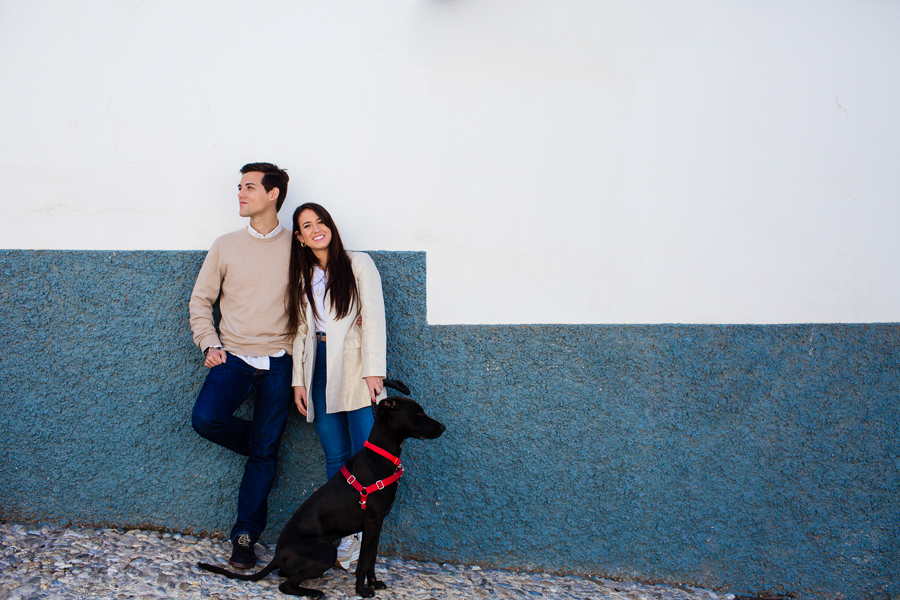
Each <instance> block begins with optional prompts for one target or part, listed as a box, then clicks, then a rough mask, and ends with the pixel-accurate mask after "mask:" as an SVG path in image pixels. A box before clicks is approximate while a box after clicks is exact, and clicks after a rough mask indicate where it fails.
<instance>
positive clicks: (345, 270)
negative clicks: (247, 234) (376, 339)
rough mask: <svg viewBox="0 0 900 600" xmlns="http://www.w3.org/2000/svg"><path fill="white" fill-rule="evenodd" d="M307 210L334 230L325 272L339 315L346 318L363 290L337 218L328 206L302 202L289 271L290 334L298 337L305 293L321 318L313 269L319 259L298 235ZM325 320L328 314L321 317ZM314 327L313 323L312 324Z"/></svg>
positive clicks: (293, 240)
mask: <svg viewBox="0 0 900 600" xmlns="http://www.w3.org/2000/svg"><path fill="white" fill-rule="evenodd" d="M304 210H311V211H313V212H314V213H316V216H318V217H319V218H320V219H322V224H323V225H325V227H327V228H328V229H330V230H331V243H330V244H329V245H328V264H327V265H326V267H325V275H326V276H327V277H328V286H327V287H326V288H325V291H326V292H327V293H329V294H330V295H331V307H332V308H333V309H334V313H335V317H336V318H338V319H343V318H344V317H346V316H347V314H349V312H350V307H351V306H352V305H353V304H354V303H356V304H359V290H358V289H357V287H356V277H354V276H353V268H352V266H351V265H350V257H349V256H348V255H347V252H346V251H345V250H344V243H343V242H342V241H341V234H340V233H338V229H337V225H335V224H334V219H332V218H331V215H330V214H328V211H327V210H325V208H324V207H322V206H320V205H318V204H315V203H314V202H307V203H306V204H301V205H300V206H298V207H297V210H295V211H294V216H293V217H292V218H291V222H292V224H293V233H292V234H291V264H290V268H289V271H288V277H289V280H288V307H287V309H288V324H287V334H288V335H289V336H291V337H294V336H295V335H296V334H297V328H298V327H299V326H300V310H301V304H302V303H301V301H300V299H301V298H302V297H303V296H306V301H307V302H309V305H310V306H311V307H312V311H313V315H314V316H315V317H319V313H318V311H317V310H316V303H315V301H314V300H313V291H312V276H313V269H314V268H315V267H316V265H318V264H319V260H318V259H317V258H316V255H315V254H313V251H312V250H311V249H310V248H309V247H308V246H301V245H300V240H299V239H297V234H298V233H300V226H299V225H298V223H297V219H298V218H299V217H300V213H302V212H303V211H304ZM321 318H322V319H323V320H324V316H322V317H321ZM309 326H310V327H312V326H313V324H312V323H310V324H309Z"/></svg>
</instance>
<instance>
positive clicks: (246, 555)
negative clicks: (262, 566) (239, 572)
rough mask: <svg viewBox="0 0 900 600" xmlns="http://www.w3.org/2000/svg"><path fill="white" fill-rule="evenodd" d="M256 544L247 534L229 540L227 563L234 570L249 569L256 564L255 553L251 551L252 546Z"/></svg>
mask: <svg viewBox="0 0 900 600" xmlns="http://www.w3.org/2000/svg"><path fill="white" fill-rule="evenodd" d="M255 543H256V540H254V539H253V538H252V537H250V535H249V534H246V533H242V534H240V535H239V536H237V537H236V538H234V539H233V540H231V547H232V548H233V550H232V552H231V558H229V559H228V563H229V564H230V565H231V566H232V567H234V568H235V569H249V568H250V567H252V566H253V565H255V564H256V552H254V551H253V544H255Z"/></svg>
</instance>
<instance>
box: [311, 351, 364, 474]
mask: <svg viewBox="0 0 900 600" xmlns="http://www.w3.org/2000/svg"><path fill="white" fill-rule="evenodd" d="M325 365H326V359H325V342H322V341H320V342H318V345H317V346H316V366H315V369H314V370H313V380H312V387H311V388H310V394H311V395H312V404H313V410H314V411H315V413H314V415H313V419H314V420H313V423H314V424H315V426H316V431H318V432H319V442H321V443H322V449H323V450H324V451H325V468H326V472H327V473H328V479H331V477H332V476H333V475H334V474H335V473H337V472H338V471H340V470H341V467H343V466H344V463H345V462H347V459H348V458H350V457H351V456H353V454H355V453H357V452H359V451H360V450H362V447H363V444H364V443H365V442H366V440H367V439H369V433H370V432H371V431H372V425H374V424H375V416H374V414H373V413H372V407H371V406H366V407H364V408H359V409H357V410H352V411H348V412H336V413H331V414H328V412H327V410H326V407H325V382H326V381H327V376H328V375H327V372H326V366H325Z"/></svg>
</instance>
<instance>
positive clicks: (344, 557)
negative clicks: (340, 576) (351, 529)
mask: <svg viewBox="0 0 900 600" xmlns="http://www.w3.org/2000/svg"><path fill="white" fill-rule="evenodd" d="M361 545H362V532H359V533H354V534H353V535H348V536H347V537H345V538H344V539H342V540H341V545H340V546H338V551H337V560H336V561H335V563H334V566H336V567H340V568H342V569H344V570H345V571H346V570H347V569H349V568H350V564H351V563H352V562H353V561H355V560H356V559H358V558H359V547H360V546H361Z"/></svg>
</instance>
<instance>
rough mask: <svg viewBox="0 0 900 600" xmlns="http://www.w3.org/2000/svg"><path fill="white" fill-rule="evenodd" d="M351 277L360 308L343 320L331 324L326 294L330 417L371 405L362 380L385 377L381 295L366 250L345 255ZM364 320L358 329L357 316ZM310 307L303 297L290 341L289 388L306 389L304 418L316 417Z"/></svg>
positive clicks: (328, 405)
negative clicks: (294, 335)
mask: <svg viewBox="0 0 900 600" xmlns="http://www.w3.org/2000/svg"><path fill="white" fill-rule="evenodd" d="M347 254H348V255H349V256H350V264H351V266H352V268H353V276H354V277H355V278H356V286H357V289H358V290H359V305H358V306H357V304H356V303H355V302H354V303H353V304H351V306H350V310H349V311H348V313H347V316H345V317H344V318H343V319H340V320H335V318H334V311H333V310H332V308H331V298H330V295H329V294H326V295H325V306H326V307H327V308H328V314H327V315H326V319H325V328H326V331H327V336H328V339H327V341H326V342H325V347H326V349H327V356H326V368H327V370H328V379H327V383H326V384H325V406H326V411H327V412H328V413H329V414H331V413H335V412H344V411H351V410H356V409H358V408H364V407H366V406H369V405H371V403H372V400H371V399H370V397H369V387H368V386H367V385H366V381H365V379H363V378H364V377H384V376H385V373H386V372H387V365H386V362H387V356H386V355H387V331H386V326H385V319H384V295H383V294H382V292H381V276H380V275H379V274H378V269H377V268H376V267H375V263H374V262H373V261H372V258H371V257H370V256H369V255H368V254H366V253H364V252H348V253H347ZM358 316H362V327H360V326H359V325H357V324H356V318H357V317H358ZM310 323H314V321H313V312H312V308H311V307H310V306H309V303H308V302H307V301H306V297H305V296H303V297H301V309H300V327H299V328H298V330H297V335H296V337H294V353H293V359H294V371H293V377H292V385H293V386H294V387H297V386H303V387H305V388H307V413H306V420H307V421H310V422H312V421H313V420H314V419H315V414H314V411H313V403H312V389H310V385H311V383H312V378H313V369H314V368H315V365H316V332H315V329H316V328H315V326H312V327H310Z"/></svg>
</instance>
